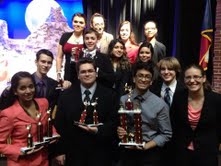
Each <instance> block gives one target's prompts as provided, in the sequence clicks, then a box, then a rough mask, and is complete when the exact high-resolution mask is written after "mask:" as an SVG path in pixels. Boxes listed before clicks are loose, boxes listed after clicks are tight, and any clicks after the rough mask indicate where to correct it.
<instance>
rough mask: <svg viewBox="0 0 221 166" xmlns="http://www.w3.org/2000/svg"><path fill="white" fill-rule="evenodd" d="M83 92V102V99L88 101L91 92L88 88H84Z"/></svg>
mask: <svg viewBox="0 0 221 166" xmlns="http://www.w3.org/2000/svg"><path fill="white" fill-rule="evenodd" d="M84 94H85V97H84V102H85V101H86V102H90V94H91V92H90V91H89V90H88V89H86V90H85V91H84Z"/></svg>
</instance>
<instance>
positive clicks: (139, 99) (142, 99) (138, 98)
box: [134, 95, 144, 103]
mask: <svg viewBox="0 0 221 166" xmlns="http://www.w3.org/2000/svg"><path fill="white" fill-rule="evenodd" d="M134 99H136V100H138V101H139V102H140V103H142V102H143V101H144V98H143V97H142V96H141V95H137V96H136V97H135V98H134Z"/></svg>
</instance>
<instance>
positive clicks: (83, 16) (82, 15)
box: [71, 12, 87, 24]
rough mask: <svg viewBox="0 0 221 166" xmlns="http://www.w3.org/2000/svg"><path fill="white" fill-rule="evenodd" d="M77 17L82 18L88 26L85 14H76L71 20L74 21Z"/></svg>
mask: <svg viewBox="0 0 221 166" xmlns="http://www.w3.org/2000/svg"><path fill="white" fill-rule="evenodd" d="M76 16H78V17H82V18H83V19H84V22H85V24H86V20H87V19H86V16H85V14H83V13H79V12H78V13H75V14H73V15H72V18H71V20H72V21H73V20H74V17H76Z"/></svg>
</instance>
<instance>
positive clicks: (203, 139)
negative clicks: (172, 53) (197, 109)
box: [170, 90, 221, 163]
mask: <svg viewBox="0 0 221 166" xmlns="http://www.w3.org/2000/svg"><path fill="white" fill-rule="evenodd" d="M220 108H221V95H220V94H218V93H215V92H209V91H205V100H204V103H203V108H202V111H201V115H200V119H199V122H198V124H197V127H196V128H195V129H194V130H193V129H192V128H191V126H190V123H189V120H188V91H187V90H183V91H181V92H179V93H176V94H175V96H174V101H173V104H172V106H171V111H170V113H171V122H172V128H173V136H172V144H171V145H172V147H173V152H174V155H176V156H177V157H178V158H184V156H182V154H183V152H184V151H185V149H187V147H188V145H189V144H190V142H191V141H192V142H193V146H194V149H195V153H197V154H198V155H199V156H201V158H200V159H199V160H201V161H202V163H203V161H207V160H208V158H210V157H212V158H215V159H217V156H218V148H219V143H220V138H221V137H220V134H221V120H220V119H221V111H220ZM173 158H176V157H175V156H173ZM215 162H217V161H215ZM211 163H214V161H211Z"/></svg>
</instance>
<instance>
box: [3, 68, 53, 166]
mask: <svg viewBox="0 0 221 166" xmlns="http://www.w3.org/2000/svg"><path fill="white" fill-rule="evenodd" d="M34 94H35V85H34V82H33V80H32V76H31V74H30V73H28V72H18V73H16V74H15V75H14V76H13V77H12V79H11V88H10V90H9V92H8V94H7V96H6V97H5V99H4V102H5V104H4V106H5V109H3V110H1V111H0V153H1V154H4V155H5V156H6V157H7V164H8V166H30V165H31V166H48V152H47V147H45V146H43V145H40V146H39V147H37V148H35V149H32V150H30V151H28V152H26V153H24V152H23V151H22V150H21V148H22V147H27V146H28V140H29V141H30V142H31V137H32V141H33V142H39V140H38V134H37V130H38V125H39V124H41V125H42V129H41V132H42V136H46V135H47V128H48V127H47V126H48V120H49V114H48V113H47V110H48V101H47V100H46V99H44V98H38V99H35V98H34ZM53 131H54V133H55V130H53ZM28 137H29V139H28ZM8 139H9V140H11V141H10V143H7V140H8ZM30 142H29V144H30Z"/></svg>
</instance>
